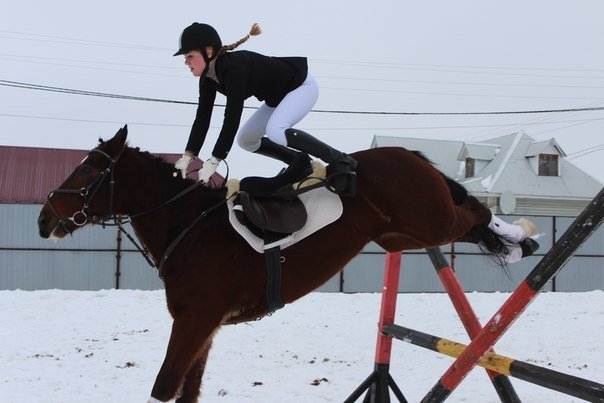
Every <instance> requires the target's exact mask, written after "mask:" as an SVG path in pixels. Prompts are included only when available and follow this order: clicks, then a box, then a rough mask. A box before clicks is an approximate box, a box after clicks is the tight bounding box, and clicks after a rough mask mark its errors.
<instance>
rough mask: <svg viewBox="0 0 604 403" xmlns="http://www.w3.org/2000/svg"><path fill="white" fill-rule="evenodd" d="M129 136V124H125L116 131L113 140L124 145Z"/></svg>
mask: <svg viewBox="0 0 604 403" xmlns="http://www.w3.org/2000/svg"><path fill="white" fill-rule="evenodd" d="M127 137H128V125H124V127H122V128H121V129H119V130H118V131H117V133H115V136H114V137H113V141H115V142H117V143H118V144H120V145H123V144H124V143H125V142H126V138H127Z"/></svg>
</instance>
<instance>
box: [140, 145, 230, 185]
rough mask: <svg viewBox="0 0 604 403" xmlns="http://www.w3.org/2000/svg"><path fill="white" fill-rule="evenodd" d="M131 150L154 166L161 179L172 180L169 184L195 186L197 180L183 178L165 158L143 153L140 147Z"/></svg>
mask: <svg viewBox="0 0 604 403" xmlns="http://www.w3.org/2000/svg"><path fill="white" fill-rule="evenodd" d="M130 149H131V150H133V151H135V152H136V153H137V154H138V155H139V156H140V157H142V158H143V159H144V160H145V161H147V162H148V163H149V164H150V165H152V166H153V168H152V169H155V171H157V172H158V173H159V174H160V176H161V177H165V178H170V181H169V183H171V184H178V186H179V187H180V188H183V189H184V188H185V187H189V186H192V185H193V184H195V180H193V179H190V178H183V177H182V176H180V171H178V170H177V169H176V168H174V164H172V163H170V162H168V161H166V159H165V157H162V156H160V155H156V154H151V153H150V152H148V151H141V150H140V148H138V147H135V148H130ZM177 171H178V175H176V176H174V172H177ZM198 189H200V190H201V191H207V192H216V191H218V190H225V189H226V187H224V186H218V187H208V186H199V187H198Z"/></svg>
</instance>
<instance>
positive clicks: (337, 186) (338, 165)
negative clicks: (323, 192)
mask: <svg viewBox="0 0 604 403" xmlns="http://www.w3.org/2000/svg"><path fill="white" fill-rule="evenodd" d="M285 138H286V139H287V145H288V146H290V147H293V148H295V149H296V150H300V151H302V152H305V153H308V154H310V155H312V156H315V157H317V158H320V159H322V160H323V161H325V162H327V163H328V164H329V165H328V166H327V174H328V177H329V178H330V179H328V183H329V188H330V190H331V191H333V192H334V193H338V194H342V195H345V196H351V197H353V196H354V195H355V193H356V172H354V170H355V168H356V167H357V161H356V160H355V159H353V158H352V157H350V156H348V155H346V154H344V153H343V152H341V151H338V150H336V149H335V148H333V147H331V146H329V145H327V144H325V143H323V142H322V141H320V140H318V139H316V138H315V137H313V136H311V135H310V134H308V133H306V132H303V131H302V130H298V129H293V128H292V129H286V130H285Z"/></svg>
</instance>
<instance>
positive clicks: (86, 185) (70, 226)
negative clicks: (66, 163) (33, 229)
mask: <svg viewBox="0 0 604 403" xmlns="http://www.w3.org/2000/svg"><path fill="white" fill-rule="evenodd" d="M127 135H128V128H127V126H124V127H123V128H122V129H120V130H119V131H118V132H117V133H116V135H115V136H114V137H113V138H112V139H111V140H109V141H106V142H103V141H101V143H100V144H99V146H98V147H97V148H95V149H93V150H91V151H90V152H89V153H88V155H87V156H86V158H84V160H83V161H82V162H81V164H80V165H78V166H77V167H76V168H75V170H74V171H73V172H72V173H71V175H69V177H68V178H67V179H66V180H65V182H63V184H62V185H61V186H59V188H57V189H55V190H53V191H51V192H50V194H49V195H48V199H47V201H46V203H45V204H44V207H42V211H41V212H40V215H39V217H38V228H39V230H40V236H41V237H42V238H49V237H51V236H52V237H53V238H63V237H65V236H66V235H67V234H71V233H72V232H73V231H75V230H76V229H78V228H80V227H82V226H84V225H86V224H88V223H89V222H91V220H93V218H92V217H95V216H100V217H107V216H111V215H113V214H114V213H115V212H114V211H113V207H114V206H113V173H114V168H115V165H116V164H118V162H119V159H120V157H121V156H122V154H123V153H124V151H125V150H126V137H127Z"/></svg>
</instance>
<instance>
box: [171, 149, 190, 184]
mask: <svg viewBox="0 0 604 403" xmlns="http://www.w3.org/2000/svg"><path fill="white" fill-rule="evenodd" d="M192 160H193V157H191V156H190V155H187V154H183V155H182V157H180V158H179V159H178V161H176V163H175V164H174V168H176V169H180V173H181V174H182V178H183V179H184V178H186V177H187V168H188V167H189V164H190V163H191V161H192Z"/></svg>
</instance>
